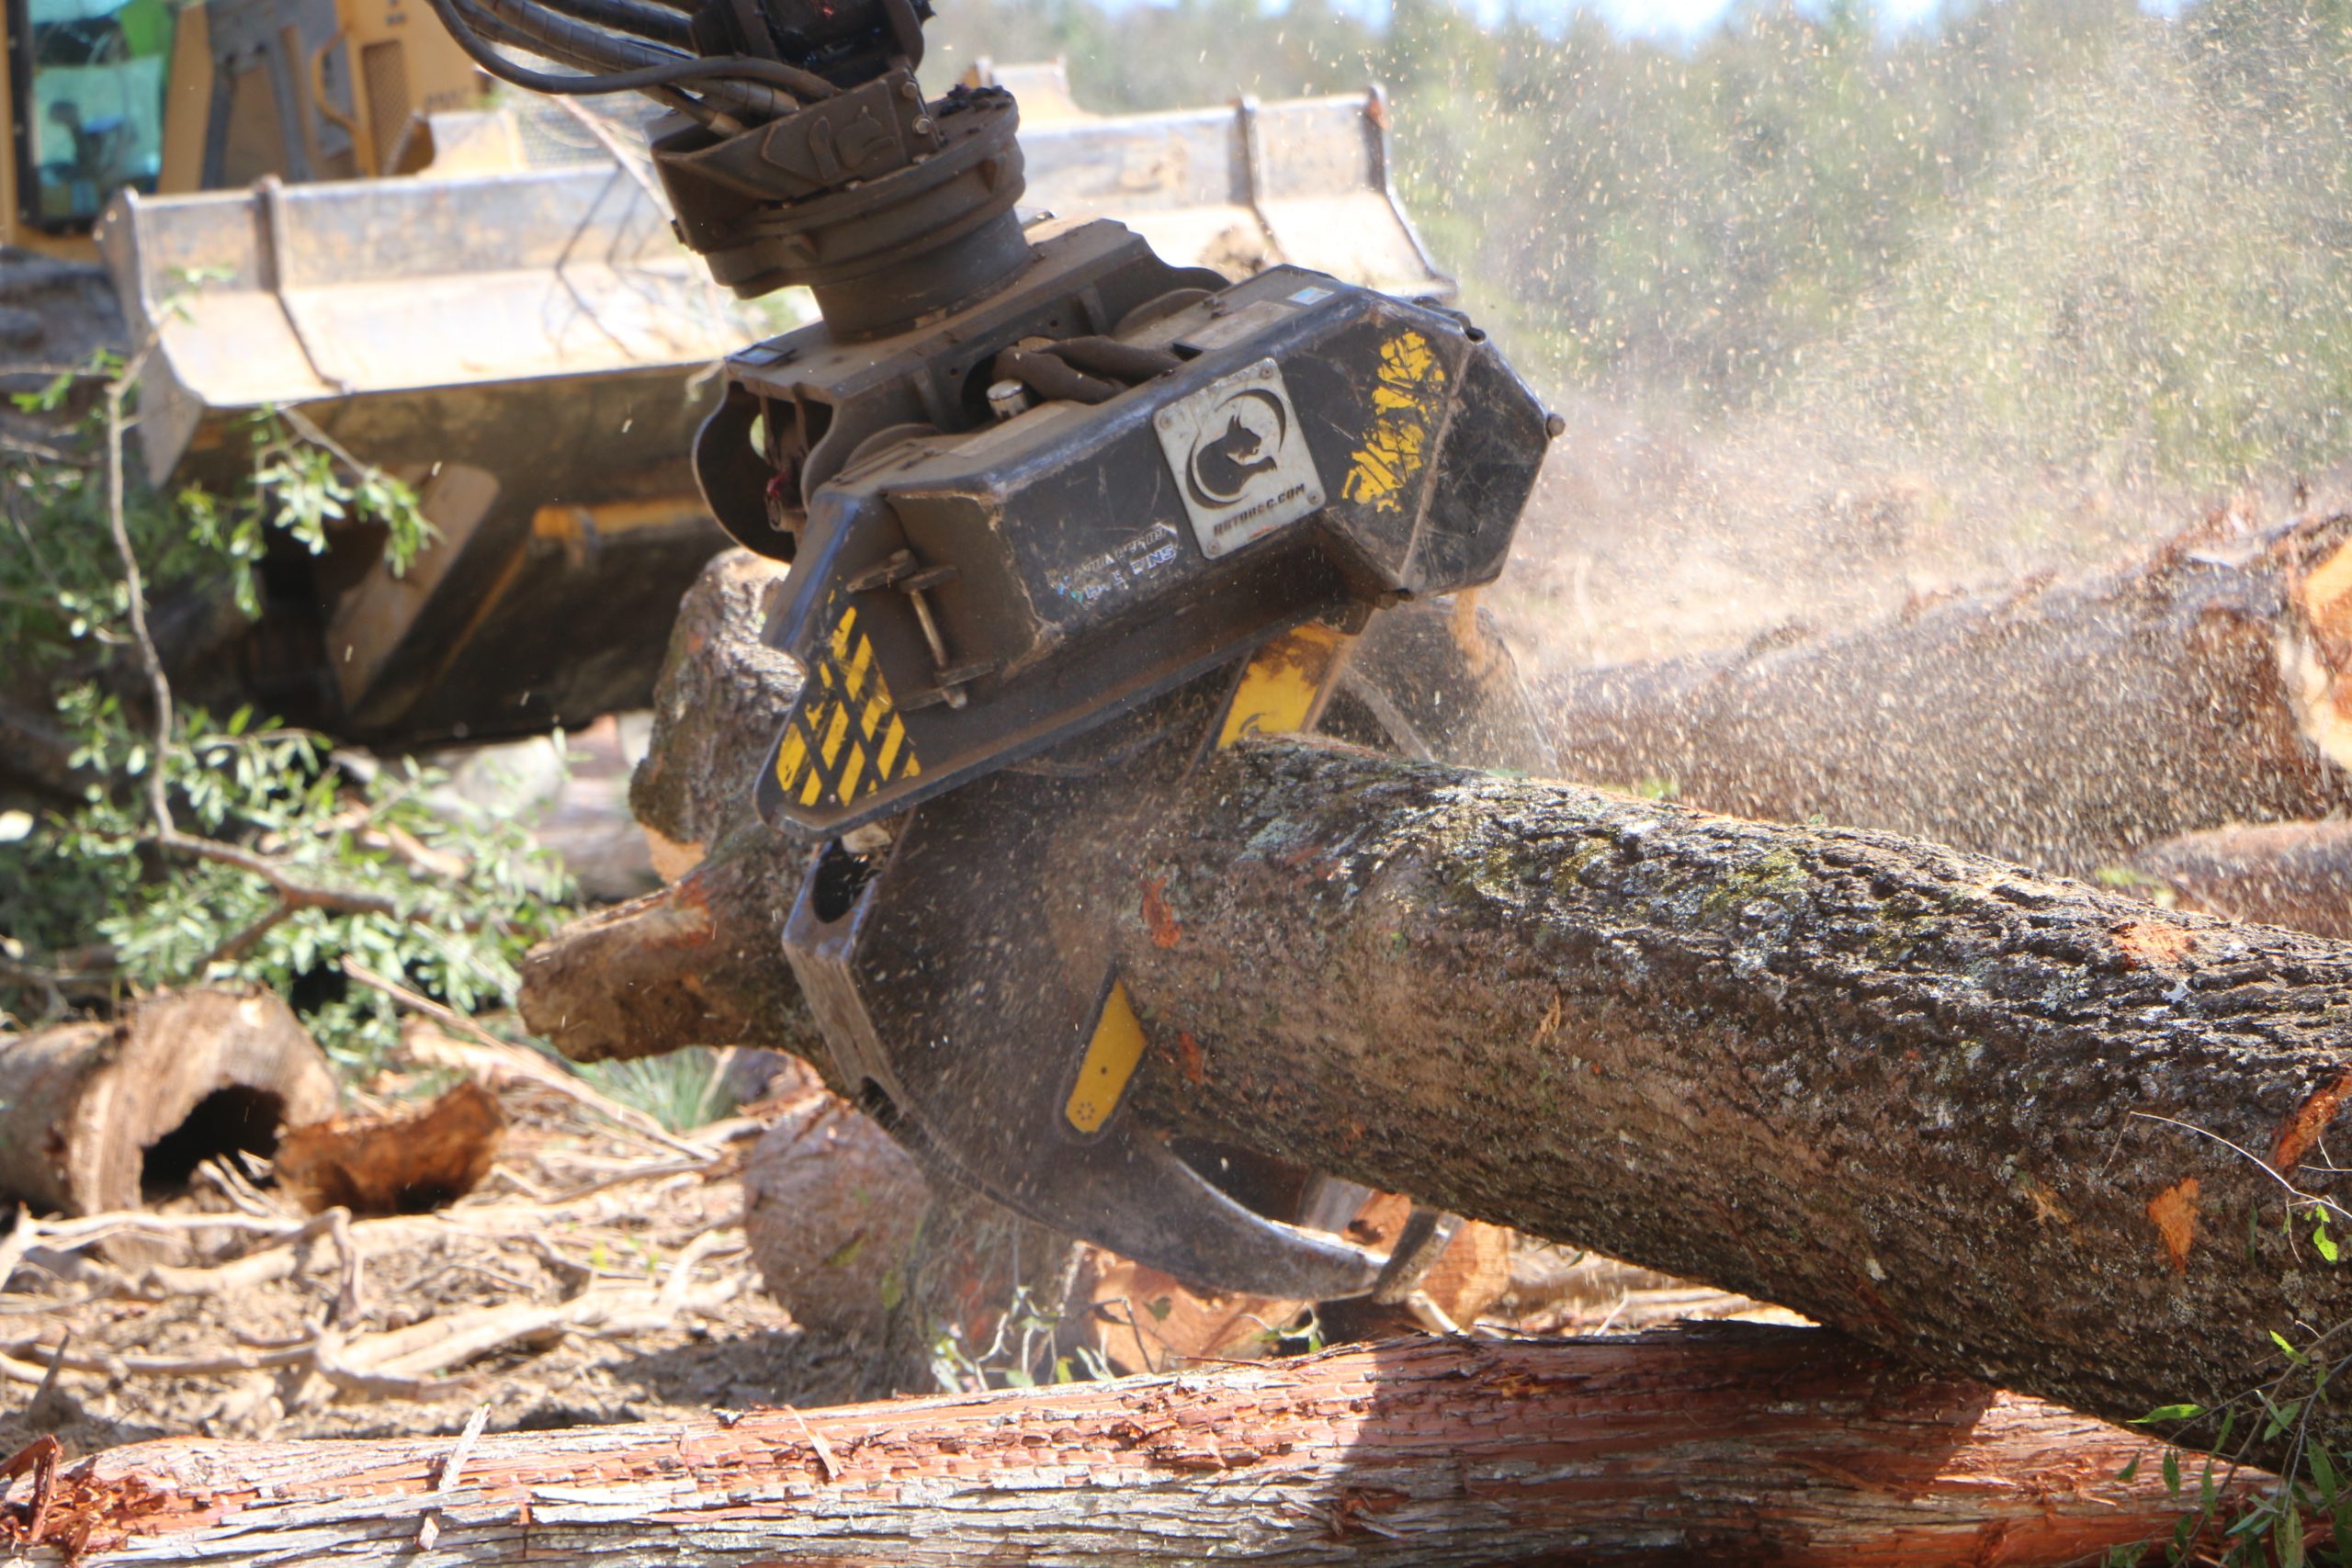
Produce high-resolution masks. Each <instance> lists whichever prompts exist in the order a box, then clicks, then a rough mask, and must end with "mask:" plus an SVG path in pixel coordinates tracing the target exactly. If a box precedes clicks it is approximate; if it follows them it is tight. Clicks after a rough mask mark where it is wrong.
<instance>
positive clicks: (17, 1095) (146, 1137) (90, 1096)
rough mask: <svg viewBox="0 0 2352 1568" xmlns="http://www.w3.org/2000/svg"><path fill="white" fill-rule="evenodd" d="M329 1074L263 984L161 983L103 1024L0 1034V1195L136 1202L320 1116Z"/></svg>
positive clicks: (93, 1209)
mask: <svg viewBox="0 0 2352 1568" xmlns="http://www.w3.org/2000/svg"><path fill="white" fill-rule="evenodd" d="M334 1105H335V1082H334V1072H333V1070H332V1069H331V1068H329V1066H327V1059H326V1056H325V1054H324V1053H322V1051H320V1049H319V1048H318V1046H317V1044H316V1043H313V1042H312V1041H311V1036H310V1034H309V1032H307V1031H305V1030H304V1029H303V1028H302V1026H301V1024H300V1022H298V1021H296V1019H295V1017H294V1014H293V1012H292V1011H291V1010H289V1009H288V1007H287V1005H286V1004H285V1002H283V1001H281V1000H280V999H278V998H277V996H275V995H274V994H272V993H270V992H267V991H253V992H248V991H242V990H233V989H225V988H223V989H202V990H186V991H170V992H164V993H161V994H158V995H156V996H153V997H149V998H145V999H144V1000H141V1001H139V1002H135V1003H133V1004H131V1005H130V1007H128V1008H126V1009H124V1010H123V1012H122V1014H121V1016H120V1017H119V1018H117V1019H115V1020H114V1021H112V1022H89V1023H62V1024H58V1025H55V1026H53V1027H51V1028H48V1029H43V1030H39V1031H36V1032H33V1033H30V1034H25V1035H19V1036H17V1037H15V1038H12V1039H0V1194H5V1195H6V1197H8V1198H10V1199H13V1200H15V1201H20V1202H23V1203H26V1204H28V1205H30V1206H31V1207H33V1208H35V1209H40V1210H51V1211H55V1212H59V1213H67V1214H90V1213H106V1212H107V1211H111V1210H119V1209H135V1208H138V1207H139V1206H140V1201H141V1187H142V1185H146V1186H157V1185H161V1186H171V1185H175V1184H177V1183H179V1182H183V1181H185V1180H186V1179H187V1176H188V1174H189V1172H191V1171H192V1170H194V1169H195V1168H196V1166H197V1164H198V1162H199V1161H200V1160H202V1159H204V1158H206V1157H208V1156H211V1155H215V1154H220V1153H225V1152H227V1151H228V1150H230V1149H246V1150H250V1151H253V1152H254V1153H257V1154H264V1155H266V1154H268V1153H269V1152H271V1150H273V1149H274V1148H275V1147H276V1146H277V1136H278V1134H279V1133H280V1131H281V1130H283V1129H285V1128H288V1127H295V1126H300V1125H301V1124H303V1123H305V1122H317V1121H321V1120H323V1119H324V1118H326V1117H328V1116H330V1115H333V1114H334Z"/></svg>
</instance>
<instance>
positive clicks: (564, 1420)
mask: <svg viewBox="0 0 2352 1568" xmlns="http://www.w3.org/2000/svg"><path fill="white" fill-rule="evenodd" d="M375 1087H376V1088H377V1089H379V1091H382V1090H390V1089H403V1088H408V1089H413V1088H415V1087H418V1086H417V1085H414V1084H407V1085H403V1084H400V1083H379V1084H378V1085H377V1086H375ZM378 1098H381V1096H380V1094H379V1097H378ZM499 1098H500V1100H501V1101H502V1102H503V1105H504V1107H505V1109H506V1111H507V1113H508V1115H509V1116H510V1118H512V1124H511V1126H510V1128H509V1130H508V1132H507V1134H506V1137H505V1142H504V1145H503V1148H502V1150H501V1151H500V1153H499V1155H498V1157H497V1159H496V1162H495V1164H494V1165H493V1166H492V1169H491V1172H490V1175H489V1177H488V1178H487V1179H485V1180H484V1181H483V1182H482V1184H481V1186H480V1187H479V1188H477V1189H476V1190H474V1191H472V1192H471V1193H469V1194H468V1195H467V1196H465V1197H464V1198H462V1199H460V1200H459V1201H457V1202H456V1203H454V1204H451V1205H450V1206H448V1207H447V1208H446V1209H443V1210H441V1211H439V1212H437V1213H430V1214H424V1215H415V1216H387V1217H380V1218H360V1219H356V1220H355V1221H354V1222H353V1223H352V1224H351V1227H350V1235H351V1238H352V1243H353V1247H354V1250H355V1251H356V1253H357V1255H358V1275H359V1292H358V1305H359V1310H358V1312H357V1314H356V1316H354V1317H353V1318H352V1319H351V1320H350V1321H347V1322H342V1323H335V1324H333V1325H331V1328H330V1325H329V1321H328V1320H329V1315H330V1313H331V1311H332V1309H333V1307H334V1303H335V1301H336V1297H337V1293H338V1290H337V1280H338V1275H339V1269H340V1268H341V1259H340V1255H339V1253H338V1250H337V1248H336V1247H334V1245H332V1240H331V1238H316V1239H314V1240H313V1241H311V1243H309V1244H308V1245H307V1246H306V1247H305V1248H304V1249H303V1253H302V1257H301V1261H300V1267H299V1268H297V1269H293V1270H292V1271H291V1272H288V1273H287V1274H286V1276H285V1277H284V1278H280V1279H274V1280H260V1281H258V1282H254V1281H251V1280H242V1279H239V1278H237V1270H236V1269H235V1267H234V1266H235V1265H236V1263H237V1262H238V1260H240V1259H248V1258H258V1257H261V1256H263V1255H264V1253H263V1248H264V1247H266V1243H267V1241H268V1240H269V1239H270V1238H268V1237H266V1236H263V1235H255V1234H254V1233H253V1232H251V1231H231V1230H227V1229H222V1230H210V1229H198V1230H196V1231H193V1232H191V1233H188V1234H186V1235H179V1236H174V1237H170V1238H168V1245H167V1246H165V1247H163V1248H162V1249H160V1250H159V1251H158V1252H157V1254H156V1255H155V1257H153V1258H123V1257H120V1256H116V1255H114V1254H113V1253H110V1252H107V1251H105V1250H102V1249H85V1250H81V1251H76V1252H73V1253H70V1254H68V1253H65V1252H64V1251H63V1249H62V1248H52V1249H50V1250H46V1251H44V1250H42V1249H40V1247H39V1246H38V1244H37V1245H36V1248H35V1250H34V1251H32V1252H31V1253H30V1254H28V1257H27V1259H26V1261H25V1263H24V1264H22V1265H21V1266H19V1267H18V1268H17V1270H16V1272H15V1275H14V1277H13V1279H12V1280H10V1281H9V1282H8V1289H7V1291H6V1292H5V1293H0V1357H5V1358H6V1364H5V1365H0V1373H6V1381H5V1382H0V1389H4V1390H6V1393H5V1395H0V1453H6V1452H12V1451H14V1450H16V1449H17V1448H18V1447H20V1446H21V1445H23V1444H24V1443H26V1442H28V1441H29V1440H31V1439H32V1438H34V1437H36V1436H39V1435H40V1433H42V1432H51V1433H54V1434H55V1435H57V1436H58V1437H59V1438H61V1439H62V1441H64V1442H65V1443H66V1445H67V1446H68V1448H69V1449H70V1450H74V1451H79V1452H86V1451H89V1450H94V1449H98V1448H104V1447H109V1446H112V1445H115V1444H119V1443H125V1442H134V1441H138V1440H140V1439H141V1438H153V1437H163V1436H170V1435H179V1434H202V1435H206V1436H211V1437H220V1438H321V1437H346V1438H368V1437H390V1436H394V1435H401V1434H417V1433H434V1432H447V1431H455V1430H457V1429H458V1428H459V1427H462V1426H463V1425H464V1423H465V1422H466V1420H467V1418H468V1416H469V1415H470V1414H471V1413H472V1412H473V1411H474V1410H475V1409H476V1408H478V1407H481V1406H483V1405H487V1406H488V1407H489V1411H490V1416H489V1425H490V1426H491V1427H493V1428H494V1429H502V1430H513V1429H518V1428H525V1429H527V1428H538V1427H558V1426H573V1425H593V1424H605V1423H611V1422H618V1421H632V1420H640V1419H649V1418H652V1417H656V1416H662V1415H664V1414H673V1413H676V1412H680V1411H686V1410H709V1409H711V1408H714V1407H718V1408H742V1407H747V1406H750V1405H752V1404H827V1403H835V1402H838V1401H841V1400H842V1399H845V1398H848V1397H849V1396H850V1393H851V1391H852V1390H853V1389H854V1385H855V1380H856V1359H855V1358H856V1352H855V1351H854V1349H853V1348H850V1347H848V1346H845V1345H842V1344H840V1343H826V1342H823V1341H819V1340H812V1339H811V1337H809V1336H806V1335H804V1334H802V1333H801V1332H800V1330H799V1329H798V1328H797V1326H795V1325H794V1324H793V1321H792V1319H791V1317H790V1315H789V1314H786V1312H785V1311H784V1309H783V1308H781V1307H779V1306H778V1305H776V1304H775V1302H774V1301H772V1300H770V1299H769V1298H768V1297H767V1296H766V1295H765V1294H764V1293H763V1292H762V1291H761V1289H760V1282H759V1278H758V1271H757V1269H756V1268H755V1267H754V1265H753V1264H752V1259H751V1257H750V1254H749V1253H748V1252H747V1251H746V1250H745V1248H744V1247H743V1245H742V1226H741V1218H742V1193H741V1184H740V1182H739V1180H738V1179H737V1174H736V1173H737V1170H738V1169H739V1168H740V1166H741V1157H742V1155H743V1153H744V1151H745V1150H747V1149H748V1148H749V1147H750V1146H751V1142H752V1138H753V1137H755V1136H756V1134H758V1132H759V1131H760V1128H761V1119H760V1116H759V1113H758V1110H757V1108H754V1110H753V1113H752V1115H750V1116H747V1117H741V1118H737V1119H733V1120H730V1121H729V1122H722V1123H719V1124H718V1125H715V1126H712V1127H707V1128H703V1129H699V1130H697V1132H696V1134H695V1140H694V1143H695V1145H699V1146H700V1147H701V1148H703V1149H704V1150H705V1151H706V1152H705V1153H704V1155H703V1156H702V1157H701V1158H700V1159H699V1160H697V1159H695V1158H694V1157H692V1156H686V1155H683V1154H681V1153H680V1152H679V1151H678V1150H676V1149H673V1148H670V1147H665V1146H662V1145H660V1144H659V1143H657V1142H655V1141H654V1140H651V1139H649V1138H647V1137H645V1136H642V1135H640V1134H636V1133H633V1132H631V1131H629V1130H628V1129H625V1128H620V1127H616V1126H615V1125H614V1124H613V1123H612V1122H609V1121H606V1120H605V1119H603V1118H600V1117H597V1116H595V1115H594V1114H593V1113H591V1112H588V1111H583V1109H582V1105H581V1103H580V1102H579V1101H577V1100H570V1099H565V1098H560V1097H558V1096H556V1095H554V1094H551V1093H548V1092H545V1091H543V1090H540V1089H536V1088H534V1087H532V1086H529V1085H523V1086H519V1087H518V1086H515V1085H502V1086H501V1088H500V1091H499ZM152 1212H153V1213H156V1214H159V1215H164V1216H169V1217H173V1218H178V1219H186V1218H190V1217H195V1216H201V1215H208V1214H211V1215H220V1216H224V1217H225V1216H237V1217H240V1218H274V1219H277V1220H279V1221H284V1222H291V1221H296V1220H299V1219H300V1218H302V1217H303V1216H302V1215H301V1213H300V1210H299V1209H298V1208H296V1207H295V1206H294V1204H293V1203H292V1201H291V1200H290V1198H288V1196H287V1195H286V1194H284V1193H282V1192H279V1191H276V1190H270V1189H269V1188H267V1187H266V1186H262V1187H255V1186H253V1185H251V1184H249V1183H246V1182H242V1181H238V1180H236V1179H235V1177H234V1175H232V1174H231V1173H230V1172H227V1171H224V1170H222V1169H221V1168H220V1167H218V1166H214V1167H211V1168H208V1169H206V1170H204V1171H201V1172H199V1179H198V1183H197V1184H196V1185H195V1186H194V1187H193V1188H192V1189H191V1190H188V1191H187V1192H185V1193H182V1194H179V1195H177V1196H175V1197H172V1198H170V1199H168V1200H166V1201H162V1202H159V1203H157V1204H155V1205H153V1211H152ZM126 1239H129V1238H126ZM134 1245H135V1243H134ZM690 1247H693V1248H696V1249H697V1255H696V1256H695V1257H692V1258H688V1257H687V1256H686V1255H687V1253H688V1249H689V1248H690ZM158 1262H160V1263H161V1264H162V1268H161V1269H158V1268H155V1267H154V1266H153V1265H154V1264H156V1263H158ZM682 1263H683V1264H684V1267H685V1269H687V1273H688V1279H687V1284H688V1285H689V1286H690V1291H689V1292H688V1293H689V1295H690V1297H691V1300H690V1301H689V1302H688V1303H687V1304H686V1305H685V1306H684V1307H683V1308H682V1309H681V1310H679V1311H677V1312H676V1313H675V1314H673V1315H672V1317H671V1319H670V1321H667V1322H664V1323H661V1324H658V1325H642V1326H639V1325H632V1324H628V1323H622V1324H618V1325H612V1326H607V1327H596V1326H584V1327H579V1328H575V1329H572V1330H571V1331H568V1332H567V1331H562V1330H560V1329H554V1328H546V1327H542V1328H539V1329H537V1330H536V1331H532V1332H525V1333H520V1334H517V1335H515V1336H514V1337H512V1338H510V1339H507V1340H506V1341H505V1342H503V1343H499V1344H496V1345H495V1346H494V1347H492V1348H488V1349H486V1350H484V1351H482V1352H481V1354H479V1355H474V1356H469V1357H467V1358H465V1359H462V1360H461V1361H459V1362H458V1364H454V1365H451V1366H448V1367H447V1368H440V1369H435V1370H433V1371H430V1372H429V1373H428V1374H427V1375H424V1376H422V1377H416V1378H413V1379H412V1381H413V1382H417V1383H419V1384H421V1385H423V1386H422V1388H421V1389H420V1390H419V1391H418V1392H419V1396H418V1397H392V1396H389V1395H384V1394H375V1393H365V1392H358V1391H355V1390H352V1389H347V1388H346V1389H338V1388H337V1387H336V1386H335V1385H334V1384H333V1383H331V1382H328V1381H326V1380H325V1379H323V1378H322V1377H320V1376H318V1375H317V1374H316V1373H315V1372H312V1371H306V1370H304V1369H302V1368H300V1367H292V1368H277V1369H260V1370H217V1371H216V1370H199V1371H173V1370H170V1369H169V1367H168V1366H167V1365H165V1364H167V1363H172V1362H179V1363H184V1364H194V1365H198V1366H201V1365H203V1364H205V1363H210V1362H217V1361H218V1360H219V1359H221V1358H223V1357H233V1356H236V1355H238V1354H240V1353H241V1352H245V1353H249V1352H252V1351H254V1350H255V1349H256V1348H263V1349H265V1350H266V1348H270V1347H283V1346H287V1345H289V1344H299V1343H301V1342H303V1341H305V1340H306V1339H309V1338H312V1337H317V1336H318V1335H319V1334H320V1333H321V1332H322V1329H329V1330H330V1331H331V1332H332V1333H333V1334H334V1336H336V1337H337V1338H338V1339H339V1341H340V1351H341V1356H342V1358H343V1359H345V1361H347V1362H348V1361H358V1360H362V1359H365V1358H366V1357H367V1356H368V1353H369V1352H370V1350H371V1348H389V1349H404V1348H408V1346H409V1343H410V1341H413V1340H420V1339H421V1340H423V1341H424V1346H425V1350H424V1355H423V1356H422V1357H421V1358H420V1357H418V1356H416V1355H415V1354H414V1353H413V1352H412V1354H411V1356H410V1357H409V1358H408V1359H406V1360H405V1361H404V1362H401V1365H405V1366H414V1365H416V1364H417V1363H418V1361H419V1360H420V1359H421V1360H422V1361H423V1362H425V1363H430V1362H431V1361H432V1360H433V1359H435V1354H434V1348H433V1340H434V1339H435V1338H439V1339H440V1341H441V1343H442V1344H443V1345H453V1344H454V1340H455V1337H456V1336H457V1335H458V1333H459V1332H460V1331H463V1330H468V1329H479V1328H480V1327H481V1325H482V1324H483V1323H484V1321H485V1320H486V1319H487V1318H488V1317H489V1315H490V1314H496V1313H502V1312H503V1313H507V1314H514V1315H515V1316H517V1317H520V1316H521V1315H522V1314H526V1313H527V1312H529V1310H530V1309H532V1308H534V1307H552V1306H554V1305H556V1304H557V1303H566V1302H573V1301H578V1300H580V1299H582V1298H583V1297H587V1296H591V1295H594V1294H596V1293H598V1292H605V1293H614V1294H626V1295H627V1296H628V1298H629V1304H642V1305H644V1306H645V1307H646V1308H647V1310H645V1311H642V1312H640V1313H639V1314H638V1315H639V1317H640V1318H645V1317H651V1316H658V1315H660V1313H659V1310H658V1303H645V1302H644V1298H646V1297H647V1296H649V1295H651V1294H653V1293H655V1292H658V1290H659V1289H660V1287H661V1286H662V1284H663V1283H664V1282H665V1281H667V1280H669V1279H670V1278H671V1276H672V1274H673V1271H675V1270H677V1269H679V1268H680V1267H681V1265H682ZM166 1269H182V1270H187V1269H193V1270H198V1271H199V1273H198V1276H197V1277H198V1278H199V1279H200V1278H201V1273H202V1272H205V1271H209V1272H211V1273H213V1274H215V1275H217V1276H219V1277H220V1280H221V1284H222V1286H223V1288H220V1289H189V1288H187V1287H188V1285H189V1283H190V1276H189V1275H187V1274H185V1273H173V1274H169V1275H168V1276H166V1275H165V1274H164V1270H166ZM517 1309H521V1310H520V1312H518V1311H517ZM416 1325H425V1326H424V1331H423V1333H422V1334H420V1333H418V1332H417V1331H416ZM524 1326H526V1327H527V1325H524ZM436 1329H438V1330H441V1331H443V1332H441V1333H439V1334H436V1332H435V1331H436ZM403 1331H407V1337H405V1338H399V1339H396V1338H395V1336H401V1335H402V1333H403ZM61 1342H62V1343H63V1344H64V1346H65V1349H66V1353H67V1354H68V1355H69V1356H70V1357H71V1358H73V1359H74V1361H75V1362H81V1361H84V1360H85V1359H87V1360H96V1361H99V1362H111V1363H114V1365H113V1366H112V1367H111V1368H110V1369H107V1370H92V1371H76V1370H72V1368H71V1367H70V1366H69V1367H68V1368H66V1369H63V1370H61V1371H59V1372H58V1374H57V1376H56V1378H55V1381H54V1384H53V1386H51V1388H50V1389H49V1390H48V1391H47V1392H46V1393H40V1392H39V1391H38V1388H37V1385H33V1386H28V1381H27V1375H26V1371H25V1370H26V1369H28V1368H29V1369H32V1370H33V1371H45V1369H46V1366H47V1364H48V1362H49V1360H50V1359H51V1353H52V1352H54V1351H55V1350H56V1348H58V1346H59V1345H60V1344H61Z"/></svg>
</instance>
